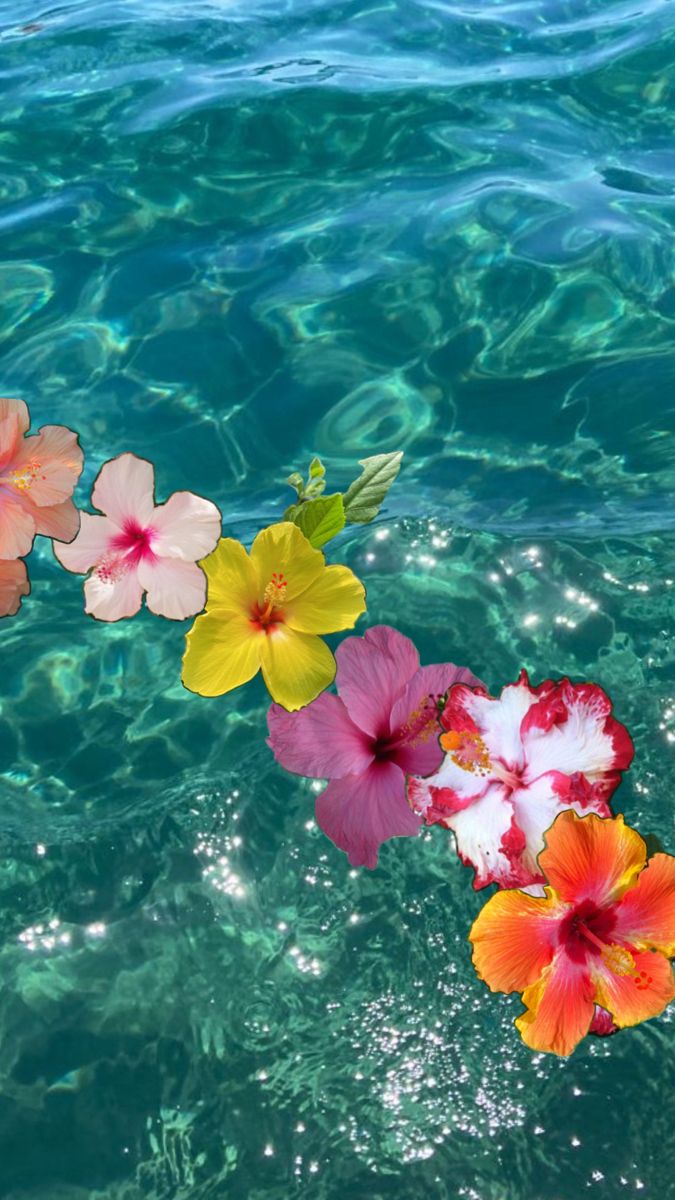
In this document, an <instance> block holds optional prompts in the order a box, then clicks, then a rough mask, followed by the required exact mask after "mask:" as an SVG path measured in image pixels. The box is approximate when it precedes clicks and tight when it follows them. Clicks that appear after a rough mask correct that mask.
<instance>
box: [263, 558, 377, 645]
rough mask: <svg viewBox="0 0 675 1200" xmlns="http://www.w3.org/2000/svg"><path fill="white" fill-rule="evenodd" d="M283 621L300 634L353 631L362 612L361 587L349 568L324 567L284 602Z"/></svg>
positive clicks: (364, 594)
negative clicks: (308, 583) (298, 593)
mask: <svg viewBox="0 0 675 1200" xmlns="http://www.w3.org/2000/svg"><path fill="white" fill-rule="evenodd" d="M283 607H284V619H285V621H286V623H287V624H288V625H290V627H291V629H298V630H299V631H300V633H337V632H338V630H340V629H353V627H354V625H355V624H356V622H357V620H358V618H359V617H360V616H361V613H363V612H365V611H366V593H365V589H364V586H363V584H362V583H361V581H360V580H359V579H357V578H356V575H355V574H354V573H353V571H350V570H349V567H342V566H336V567H326V568H325V569H324V570H323V571H322V572H321V574H320V575H319V576H318V577H317V578H316V579H315V580H314V581H313V582H312V583H310V585H309V587H308V588H305V591H304V592H301V594H300V595H299V596H296V598H295V600H292V601H291V602H290V604H287V603H285V602H284V606H283Z"/></svg>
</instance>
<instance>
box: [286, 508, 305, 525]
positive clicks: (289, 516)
mask: <svg viewBox="0 0 675 1200" xmlns="http://www.w3.org/2000/svg"><path fill="white" fill-rule="evenodd" d="M301 508H302V504H289V506H288V508H287V509H286V512H285V513H284V515H283V517H282V520H283V521H293V523H295V518H296V517H297V515H298V513H299V512H300V509H301Z"/></svg>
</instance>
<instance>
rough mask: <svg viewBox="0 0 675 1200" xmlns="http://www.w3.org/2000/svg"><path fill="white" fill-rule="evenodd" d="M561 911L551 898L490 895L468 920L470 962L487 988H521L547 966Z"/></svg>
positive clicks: (556, 935) (555, 938) (561, 907)
mask: <svg viewBox="0 0 675 1200" xmlns="http://www.w3.org/2000/svg"><path fill="white" fill-rule="evenodd" d="M565 911H566V909H565V908H564V907H563V906H562V905H560V904H559V903H557V901H556V900H555V898H553V897H551V895H547V896H545V897H544V898H536V897H534V896H528V895H526V894H525V892H520V891H504V892H496V893H495V895H494V896H491V897H490V899H489V900H488V902H487V904H486V905H485V907H484V908H482V909H481V911H480V912H479V914H478V916H477V917H476V920H475V921H474V923H473V926H472V928H471V932H470V934H469V941H470V942H471V943H472V944H473V965H474V966H475V968H476V971H477V972H478V974H479V975H480V977H481V979H483V980H484V981H485V983H487V985H488V987H489V988H491V989H492V991H493V992H522V991H524V990H525V988H526V987H529V985H530V984H532V983H535V982H536V980H537V979H538V978H539V976H540V975H541V973H542V971H543V970H544V967H546V966H548V964H549V963H550V961H551V959H552V958H553V953H554V951H555V948H556V945H557V939H558V924H559V921H560V918H561V916H562V915H563V914H564V912H565Z"/></svg>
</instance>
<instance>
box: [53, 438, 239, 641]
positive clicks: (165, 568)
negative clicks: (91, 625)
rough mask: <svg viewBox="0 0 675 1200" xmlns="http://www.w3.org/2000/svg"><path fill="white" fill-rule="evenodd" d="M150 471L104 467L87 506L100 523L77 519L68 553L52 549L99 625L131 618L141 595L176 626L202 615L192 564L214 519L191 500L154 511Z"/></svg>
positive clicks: (126, 465) (142, 465)
mask: <svg viewBox="0 0 675 1200" xmlns="http://www.w3.org/2000/svg"><path fill="white" fill-rule="evenodd" d="M154 488H155V470H154V467H153V465H152V463H149V462H146V460H145V459H144V458H137V457H136V455H135V454H120V455H119V456H118V457H117V458H113V459H111V461H110V462H107V463H105V464H104V465H103V466H102V467H101V470H100V472H99V474H98V477H97V479H96V482H95V483H94V487H93V490H92V493H91V502H92V504H93V505H94V507H95V508H98V509H99V510H100V512H102V513H104V514H105V516H102V517H99V516H91V515H90V514H89V513H82V526H81V529H80V532H79V534H78V536H77V537H76V538H75V541H74V542H72V543H71V544H70V545H69V546H60V547H57V546H55V547H54V553H55V554H56V557H57V558H58V560H59V562H60V563H62V564H63V566H64V567H66V569H67V570H68V571H75V572H77V573H79V574H85V573H86V572H87V571H91V574H90V576H89V578H88V579H87V580H86V582H85V585H84V594H85V600H86V603H85V611H86V612H88V613H91V615H92V616H93V617H96V618H97V620H99V621H119V620H120V619H121V618H122V617H132V616H133V615H134V613H137V612H138V610H139V608H140V607H141V602H142V599H143V593H144V592H147V596H148V599H147V604H148V608H149V609H150V610H151V611H152V612H154V613H157V614H158V615H159V616H161V617H169V618H170V619H171V620H174V621H182V620H183V619H184V618H185V617H194V615H195V613H198V612H199V611H200V609H202V608H203V607H204V600H205V597H206V579H205V577H204V573H203V571H201V570H200V568H199V567H198V566H197V559H199V558H202V557H203V555H205V554H208V553H209V551H210V550H212V549H213V547H214V546H215V544H216V542H217V541H218V538H219V536H220V525H221V521H220V512H219V511H218V509H217V508H216V506H215V504H212V503H211V501H210V500H204V499H202V497H201V496H195V495H193V493H192V492H174V494H173V495H172V496H170V497H169V499H168V500H167V501H166V503H165V504H159V505H155V497H154Z"/></svg>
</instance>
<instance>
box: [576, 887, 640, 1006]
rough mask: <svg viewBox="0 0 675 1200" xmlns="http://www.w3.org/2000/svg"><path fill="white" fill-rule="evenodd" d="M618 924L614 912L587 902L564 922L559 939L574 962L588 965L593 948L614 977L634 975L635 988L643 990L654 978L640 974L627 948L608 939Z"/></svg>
mask: <svg viewBox="0 0 675 1200" xmlns="http://www.w3.org/2000/svg"><path fill="white" fill-rule="evenodd" d="M615 921H616V919H615V917H614V914H613V913H612V911H611V909H601V908H598V906H597V905H595V904H594V903H593V902H592V901H589V900H587V901H584V903H583V904H581V905H579V907H578V908H576V909H575V910H574V911H573V912H571V913H569V914H568V916H567V917H565V919H564V920H563V922H562V924H561V927H560V940H561V942H562V943H563V945H564V946H565V949H566V951H567V953H568V955H569V957H570V958H571V959H572V960H573V961H574V962H585V961H586V959H587V957H588V954H589V952H590V953H591V954H592V953H594V951H593V950H591V947H595V953H598V954H599V955H600V958H601V959H602V961H603V963H604V964H605V966H607V967H609V969H610V971H611V972H612V974H613V975H619V976H632V978H633V979H634V981H635V985H636V987H638V988H639V989H640V990H641V991H644V990H645V988H648V987H649V985H650V983H652V977H651V975H648V974H647V972H646V971H638V969H637V966H636V963H635V959H634V958H633V955H632V954H631V952H630V950H629V949H628V948H627V947H626V946H620V945H619V944H618V942H612V941H610V940H609V939H610V935H611V932H612V929H613V928H614V925H615Z"/></svg>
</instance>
